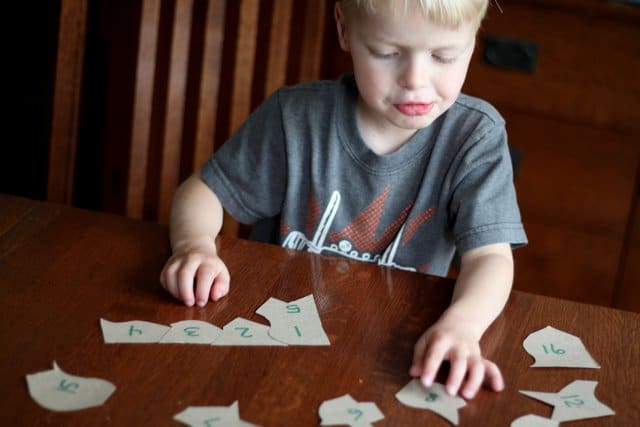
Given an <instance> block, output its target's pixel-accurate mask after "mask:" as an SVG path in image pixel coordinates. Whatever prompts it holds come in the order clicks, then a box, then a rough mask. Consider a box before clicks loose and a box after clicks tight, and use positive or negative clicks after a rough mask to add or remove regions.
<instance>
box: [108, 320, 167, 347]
mask: <svg viewBox="0 0 640 427" xmlns="http://www.w3.org/2000/svg"><path fill="white" fill-rule="evenodd" d="M100 328H101V329H102V337H103V338H104V342H105V343H107V344H112V343H130V344H141V343H158V342H160V340H161V339H162V337H163V336H164V335H165V334H166V333H167V332H169V329H171V328H169V327H168V326H166V325H159V324H157V323H152V322H146V321H144V320H130V321H127V322H111V321H109V320H105V319H100Z"/></svg>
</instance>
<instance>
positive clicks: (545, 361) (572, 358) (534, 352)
mask: <svg viewBox="0 0 640 427" xmlns="http://www.w3.org/2000/svg"><path fill="white" fill-rule="evenodd" d="M522 345H523V347H524V349H525V350H526V351H527V353H529V354H530V355H531V356H533V357H534V358H535V359H536V361H535V363H534V364H533V365H531V367H533V368H541V367H545V368H546V367H563V368H600V365H598V363H597V362H596V361H595V360H594V359H593V357H591V355H590V354H589V352H588V351H587V348H586V347H585V346H584V344H583V343H582V340H580V338H578V337H576V336H575V335H571V334H569V333H567V332H564V331H561V330H559V329H556V328H554V327H551V326H547V327H546V328H544V329H540V330H538V331H536V332H533V333H532V334H530V335H529V336H528V337H527V338H526V339H525V340H524V341H523V343H522Z"/></svg>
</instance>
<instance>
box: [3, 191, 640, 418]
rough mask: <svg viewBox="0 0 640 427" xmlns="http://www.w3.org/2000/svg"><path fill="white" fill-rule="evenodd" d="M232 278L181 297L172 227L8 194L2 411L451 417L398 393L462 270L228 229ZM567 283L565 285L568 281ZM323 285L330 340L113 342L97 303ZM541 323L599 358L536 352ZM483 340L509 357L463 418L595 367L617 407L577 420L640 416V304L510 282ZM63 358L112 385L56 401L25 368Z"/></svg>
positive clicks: (530, 404) (153, 304)
mask: <svg viewBox="0 0 640 427" xmlns="http://www.w3.org/2000/svg"><path fill="white" fill-rule="evenodd" d="M219 245H220V254H221V256H222V257H223V259H225V260H226V262H227V264H228V267H229V269H230V271H231V275H232V287H231V291H230V294H229V295H228V296H227V297H225V298H224V300H222V301H221V302H219V303H216V304H209V305H207V307H205V308H187V307H184V306H182V305H181V304H179V303H177V302H176V301H174V300H173V299H172V298H171V297H170V296H169V295H168V294H167V293H165V291H164V290H163V289H162V288H161V287H160V285H159V283H158V275H159V272H160V270H161V268H162V266H163V264H164V262H165V259H166V258H167V257H168V255H169V245H168V237H167V228H166V227H164V226H161V225H157V224H154V223H149V222H138V221H132V220H128V219H124V218H121V217H117V216H112V215H107V214H101V213H95V212H89V211H84V210H80V209H74V208H69V207H65V206H61V205H53V204H47V203H43V202H36V201H31V200H27V199H21V198H16V197H12V196H6V195H0V285H1V286H0V292H1V294H0V313H1V316H2V323H1V328H0V343H1V344H0V345H1V346H2V347H1V348H2V350H1V351H0V362H1V363H0V370H1V371H0V373H1V374H0V380H1V385H0V390H1V394H0V405H2V406H1V409H2V410H1V415H0V425H3V426H4V425H11V426H20V425H25V426H26V425H28V426H34V425H60V426H99V425H108V426H142V425H148V426H161V425H179V424H178V423H177V422H175V421H173V419H172V418H173V416H174V415H175V414H177V413H179V412H180V411H182V410H183V409H185V408H186V407H187V406H214V405H215V406H220V405H224V406H228V405H230V404H231V403H232V402H234V401H236V400H237V401H239V408H240V416H241V417H242V419H244V420H245V421H248V422H251V423H255V424H259V425H263V426H313V425H319V422H320V420H319V417H318V415H317V411H318V406H319V405H320V403H321V402H323V401H324V400H327V399H331V398H334V397H338V396H342V395H343V394H347V393H348V394H350V395H351V396H353V397H354V398H355V399H356V400H358V401H372V402H375V403H377V405H378V407H379V408H380V409H381V411H382V412H383V413H384V415H385V419H384V420H383V421H380V422H378V423H376V425H388V426H413V425H429V426H447V425H449V423H448V422H447V421H445V420H444V419H442V418H440V417H439V416H437V415H435V414H434V413H431V412H428V411H423V410H418V409H412V408H409V407H406V406H403V405H402V404H400V403H399V402H398V401H397V400H396V399H395V397H394V395H395V393H396V392H397V391H398V390H400V389H401V388H402V387H403V386H404V385H405V384H406V383H407V382H408V381H409V380H410V378H409V376H408V374H407V370H408V367H409V363H410V360H411V354H412V347H413V344H414V342H415V341H416V339H417V338H418V336H419V335H420V334H421V332H422V331H423V329H424V328H425V327H426V326H428V325H429V324H431V323H432V322H433V321H435V320H436V319H437V318H438V316H439V315H440V313H441V312H442V311H443V310H444V309H445V307H446V306H447V303H448V300H449V298H450V295H451V289H452V282H450V281H448V280H446V279H439V278H432V277H425V276H423V275H420V274H415V273H409V272H403V271H399V270H393V269H387V268H380V267H377V266H373V265H367V264H363V263H358V262H354V261H349V260H345V259H339V258H332V257H324V256H318V255H312V254H308V253H301V252H293V251H289V250H285V249H282V248H280V247H277V246H273V245H265V244H259V243H255V242H250V241H245V240H238V239H233V238H226V237H223V238H220V239H219ZM557 286H562V284H561V283H558V284H557ZM309 293H313V295H314V298H315V301H316V304H317V306H318V310H319V313H320V316H321V318H322V323H323V326H324V329H325V331H326V332H327V334H328V335H329V338H330V340H331V346H328V347H212V346H199V345H178V344H163V345H159V344H105V343H104V342H103V338H102V334H101V331H100V327H99V318H106V319H109V320H112V321H126V320H147V321H151V322H156V323H160V324H166V325H168V324H170V323H173V322H177V321H180V320H185V319H197V320H204V321H207V322H210V323H213V324H216V325H218V326H223V325H225V324H226V323H227V322H229V321H230V320H232V319H234V318H236V317H238V316H242V317H245V318H247V319H250V320H254V321H257V322H261V323H266V320H265V319H263V318H262V317H261V316H259V315H257V314H255V310H256V309H257V308H258V307H259V306H260V305H261V304H262V303H263V302H264V301H266V300H267V299H268V298H269V297H271V296H273V297H276V298H279V299H281V300H286V301H289V300H292V299H297V298H300V297H302V296H305V295H307V294H309ZM547 325H552V326H554V327H556V328H558V329H562V330H564V331H567V332H570V333H572V334H575V335H577V336H579V337H581V338H582V340H583V342H584V343H585V345H586V346H587V348H588V349H589V350H590V352H591V353H592V355H593V356H594V358H595V359H596V360H597V361H598V362H599V363H600V365H601V366H602V368H601V369H565V368H552V369H539V368H530V367H529V365H531V364H532V362H533V360H532V358H531V357H530V356H529V355H528V354H527V353H526V352H525V351H524V349H523V348H522V341H523V340H524V338H525V337H526V336H527V335H528V334H529V333H531V332H534V331H536V330H538V329H540V328H543V327H545V326H547ZM483 348H484V351H485V353H486V355H487V356H488V357H489V358H491V359H493V360H495V361H496V362H497V363H498V364H499V365H500V366H501V367H502V369H503V373H504V375H505V378H506V382H507V388H506V390H505V391H504V392H502V393H493V392H490V391H488V390H483V391H481V392H480V393H479V394H478V396H477V397H476V398H475V399H474V400H472V401H470V402H468V403H467V406H466V407H464V408H463V409H461V410H460V425H462V426H508V425H509V424H510V422H511V421H512V420H514V419H515V418H517V417H519V416H521V415H524V414H527V413H534V414H539V415H542V416H550V414H551V407H550V406H547V405H545V404H544V403H542V402H538V401H536V400H533V399H531V398H528V397H525V396H523V395H521V394H520V393H518V390H523V389H524V390H539V391H549V392H554V391H558V390H560V389H561V388H562V387H563V386H564V385H566V384H568V383H570V382H571V381H573V380H574V379H585V380H595V381H598V382H599V385H598V387H597V389H596V396H597V397H598V398H599V399H600V400H601V401H602V402H603V403H605V404H607V405H609V406H610V407H612V408H613V409H614V410H615V411H616V412H617V414H616V415H615V416H611V417H606V418H599V419H591V420H584V421H576V422H573V423H571V425H572V426H576V427H577V426H605V425H606V426H634V425H635V426H637V425H639V424H638V422H639V420H640V408H639V402H640V367H639V363H640V316H639V315H638V314H634V313H630V312H623V311H618V310H613V309H608V308H603V307H597V306H590V305H583V304H577V303H573V302H569V301H563V300H558V299H552V298H546V297H541V296H535V295H530V294H526V293H522V292H513V294H512V296H511V299H510V301H509V303H508V305H507V307H506V309H505V311H504V312H503V314H502V315H501V316H500V317H499V318H498V320H497V321H496V322H495V323H494V325H493V326H492V327H491V328H490V329H489V331H488V332H487V333H486V334H485V337H484V339H483ZM53 361H56V362H57V363H58V364H59V365H60V367H61V368H62V369H63V370H65V371H67V372H68V373H71V374H74V375H79V376H87V377H98V378H104V379H107V380H109V381H111V382H113V383H114V384H115V385H116V386H117V390H116V391H115V393H114V394H113V395H112V396H111V397H110V398H109V399H108V400H107V402H106V403H105V404H104V405H103V406H99V407H95V408H90V409H86V410H81V411H77V412H65V413H62V412H52V411H49V410H46V409H43V408H41V407H40V406H39V405H37V404H36V403H35V402H34V401H33V400H32V399H31V398H30V396H29V394H28V390H27V386H26V381H25V376H26V375H27V374H30V373H35V372H39V371H43V370H47V369H50V368H51V366H52V362H53Z"/></svg>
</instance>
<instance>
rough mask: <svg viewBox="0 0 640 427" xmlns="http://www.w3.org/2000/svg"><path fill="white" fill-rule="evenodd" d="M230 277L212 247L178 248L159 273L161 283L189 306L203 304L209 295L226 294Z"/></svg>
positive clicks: (212, 297)
mask: <svg viewBox="0 0 640 427" xmlns="http://www.w3.org/2000/svg"><path fill="white" fill-rule="evenodd" d="M229 280H230V278H229V270H228V269H227V266H226V265H225V264H224V262H223V261H222V260H221V259H220V257H218V255H217V254H216V253H215V250H214V251H213V252H212V251H210V250H198V249H184V250H178V251H176V252H174V254H173V255H172V256H171V257H170V258H169V259H168V260H167V263H166V264H165V266H164V268H163V269H162V273H160V283H162V286H163V287H164V288H165V289H166V290H167V291H169V293H170V294H171V295H173V296H174V297H175V298H177V299H179V300H181V301H182V302H183V303H184V304H185V305H187V306H189V307H191V306H193V304H194V303H195V304H197V305H198V306H200V307H203V306H204V305H205V304H206V303H207V302H208V301H209V299H211V301H217V300H219V299H220V298H222V297H223V296H225V295H226V294H227V293H228V292H229Z"/></svg>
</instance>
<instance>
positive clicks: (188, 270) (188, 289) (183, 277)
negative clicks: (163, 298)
mask: <svg viewBox="0 0 640 427" xmlns="http://www.w3.org/2000/svg"><path fill="white" fill-rule="evenodd" d="M198 266H199V262H198V261H196V260H193V259H190V260H187V261H185V262H183V263H182V265H181V266H180V269H179V270H178V275H177V276H178V293H179V294H180V299H181V300H182V302H183V303H184V304H185V305H186V306H189V307H191V306H192V305H193V303H194V302H195V301H194V295H193V287H194V279H195V276H196V271H197V270H198Z"/></svg>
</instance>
